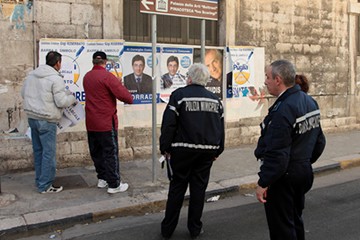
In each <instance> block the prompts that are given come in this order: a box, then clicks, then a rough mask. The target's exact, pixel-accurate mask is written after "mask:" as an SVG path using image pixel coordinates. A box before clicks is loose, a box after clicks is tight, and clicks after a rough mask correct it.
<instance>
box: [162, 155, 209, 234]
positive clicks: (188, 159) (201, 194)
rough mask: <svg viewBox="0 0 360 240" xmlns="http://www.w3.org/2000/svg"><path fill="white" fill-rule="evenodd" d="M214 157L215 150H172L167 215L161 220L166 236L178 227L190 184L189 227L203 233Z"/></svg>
mask: <svg viewBox="0 0 360 240" xmlns="http://www.w3.org/2000/svg"><path fill="white" fill-rule="evenodd" d="M214 157H215V154H214V153H197V152H178V151H176V152H172V154H171V159H170V161H168V170H169V173H170V174H172V179H171V181H170V186H169V193H168V200H167V203H166V211H165V218H164V219H163V221H162V223H161V233H162V235H163V236H164V237H170V236H171V235H172V234H173V232H174V231H175V228H176V226H177V224H178V221H179V215H180V210H181V207H182V204H183V201H184V195H185V192H186V189H187V187H188V185H189V186H190V200H189V210H188V221H187V227H188V229H189V232H190V234H191V235H193V236H197V235H199V234H200V231H201V228H202V222H201V216H202V212H203V208H204V200H205V191H206V188H207V185H208V183H209V177H210V169H211V166H212V164H213V160H214Z"/></svg>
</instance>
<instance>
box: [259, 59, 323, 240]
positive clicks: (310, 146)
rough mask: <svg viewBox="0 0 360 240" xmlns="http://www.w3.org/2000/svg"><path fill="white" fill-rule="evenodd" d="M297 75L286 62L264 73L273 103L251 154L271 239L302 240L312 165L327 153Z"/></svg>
mask: <svg viewBox="0 0 360 240" xmlns="http://www.w3.org/2000/svg"><path fill="white" fill-rule="evenodd" d="M295 75H296V73H295V67H294V65H293V64H292V63H291V62H289V61H287V60H278V61H275V62H273V63H271V64H270V66H268V67H267V68H266V80H265V85H266V86H267V89H268V91H269V93H270V94H271V95H273V96H276V97H277V99H276V101H275V103H274V104H273V105H272V106H271V107H270V108H269V112H268V115H267V116H266V117H265V119H264V121H263V122H262V123H261V136H260V138H259V141H258V145H257V148H256V150H255V156H256V158H257V159H258V160H260V165H261V166H260V172H259V173H258V175H259V180H258V187H257V189H256V196H257V199H258V200H259V202H261V203H264V205H265V212H266V218H267V222H268V226H269V231H270V238H271V239H272V240H303V239H305V236H304V235H305V234H304V224H303V220H302V210H303V209H304V203H305V193H306V192H307V191H309V190H310V188H311V186H312V183H313V179H314V177H313V170H312V166H311V164H312V163H314V162H315V161H316V160H317V159H318V158H319V157H320V155H321V154H322V152H323V150H324V148H325V136H324V134H323V132H322V130H321V126H320V110H319V107H318V104H317V103H316V101H315V100H314V99H313V98H311V97H310V96H309V95H307V94H306V93H304V92H303V91H301V89H300V86H299V85H296V84H295Z"/></svg>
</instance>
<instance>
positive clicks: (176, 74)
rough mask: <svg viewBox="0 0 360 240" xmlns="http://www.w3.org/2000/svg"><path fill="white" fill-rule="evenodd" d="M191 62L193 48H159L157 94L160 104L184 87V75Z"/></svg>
mask: <svg viewBox="0 0 360 240" xmlns="http://www.w3.org/2000/svg"><path fill="white" fill-rule="evenodd" d="M192 62H193V48H185V47H161V54H160V81H159V84H158V92H159V93H160V99H161V101H162V102H165V103H167V102H168V101H169V98H170V95H171V93H172V92H173V91H174V90H176V89H178V88H180V87H185V86H186V74H187V72H188V70H189V68H190V66H191V65H192Z"/></svg>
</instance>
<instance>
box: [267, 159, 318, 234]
mask: <svg viewBox="0 0 360 240" xmlns="http://www.w3.org/2000/svg"><path fill="white" fill-rule="evenodd" d="M313 180H314V177H313V171H312V167H311V164H310V162H308V163H307V162H306V163H291V164H290V165H289V168H288V172H287V173H286V174H285V175H284V176H283V177H281V178H280V179H279V180H278V181H276V182H275V183H273V184H272V185H270V187H269V188H268V193H267V199H266V200H267V202H266V203H265V212H266V218H267V222H268V226H269V231H270V239H271V240H304V239H305V232H304V223H303V220H302V211H303V209H304V206H305V193H306V192H307V191H309V190H310V188H311V186H312V183H313Z"/></svg>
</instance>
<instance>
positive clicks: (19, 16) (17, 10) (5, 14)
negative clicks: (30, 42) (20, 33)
mask: <svg viewBox="0 0 360 240" xmlns="http://www.w3.org/2000/svg"><path fill="white" fill-rule="evenodd" d="M32 7H33V0H0V17H1V18H2V19H9V20H10V23H11V28H12V29H22V30H25V28H26V26H25V22H24V18H25V14H28V15H30V13H31V8H32Z"/></svg>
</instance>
